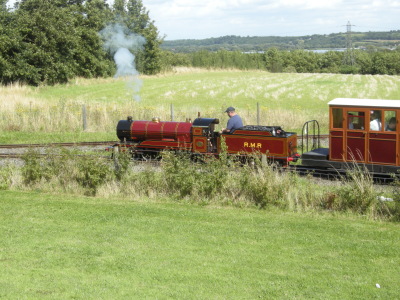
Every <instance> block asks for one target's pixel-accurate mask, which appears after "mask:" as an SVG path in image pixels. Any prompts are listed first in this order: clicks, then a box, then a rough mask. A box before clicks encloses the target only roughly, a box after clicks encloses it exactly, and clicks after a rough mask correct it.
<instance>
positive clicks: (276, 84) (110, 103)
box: [0, 69, 400, 143]
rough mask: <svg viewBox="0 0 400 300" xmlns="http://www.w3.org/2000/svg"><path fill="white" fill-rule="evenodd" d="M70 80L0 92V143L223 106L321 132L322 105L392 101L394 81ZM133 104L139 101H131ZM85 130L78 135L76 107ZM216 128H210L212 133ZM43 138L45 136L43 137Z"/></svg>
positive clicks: (330, 77) (250, 120)
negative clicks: (315, 126)
mask: <svg viewBox="0 0 400 300" xmlns="http://www.w3.org/2000/svg"><path fill="white" fill-rule="evenodd" d="M139 82H140V83H139V86H140V87H141V89H140V91H139V92H136V91H135V88H132V84H133V86H135V84H136V83H137V82H136V81H133V82H129V81H127V80H124V79H92V80H86V79H77V80H75V81H74V82H71V83H69V84H67V85H57V86H52V87H46V86H43V87H38V88H31V87H26V86H19V85H14V86H9V87H1V88H0V92H1V94H2V100H1V102H0V114H1V119H0V130H1V131H2V132H5V134H2V135H1V136H0V142H1V143H12V142H16V143H24V142H40V141H42V142H43V141H44V142H51V141H68V142H72V141H83V140H114V139H115V138H116V137H115V125H116V122H117V121H118V120H120V119H125V118H126V116H127V115H132V116H133V118H134V119H140V120H142V119H146V120H147V119H151V118H152V117H154V116H158V117H161V119H162V120H170V119H171V113H170V111H171V105H173V109H174V120H176V121H184V120H185V119H186V118H191V119H192V120H193V119H194V118H196V116H197V113H198V112H201V114H202V116H204V117H214V118H220V119H221V125H220V126H221V127H222V126H224V125H225V123H226V121H227V116H225V114H223V113H222V112H223V111H224V110H225V108H226V107H228V106H234V107H236V108H237V110H238V112H239V114H240V115H241V116H242V118H243V120H244V123H245V124H248V125H250V124H256V122H257V113H256V112H257V103H259V105H260V113H261V124H264V125H280V126H283V127H284V128H285V129H286V130H294V131H299V130H300V128H301V127H302V125H303V124H304V122H306V121H308V120H312V119H317V120H319V121H320V123H321V126H322V128H323V130H325V131H326V130H327V122H328V120H327V116H328V110H327V103H328V102H329V101H330V100H332V99H334V98H337V97H347V98H352V97H353V98H372V99H400V77H399V76H370V75H340V74H273V73H267V72H261V71H236V70H230V71H223V70H220V71H205V70H198V69H178V70H176V72H174V73H169V74H164V75H159V76H151V77H148V76H143V77H141V78H140V79H139ZM138 98H140V101H137V100H135V99H138ZM83 106H85V107H86V110H87V129H86V131H85V132H84V134H82V130H83V129H82V127H83V126H82V123H83V121H82V119H83V117H82V114H83V109H82V107H83ZM217 129H218V128H217ZM46 137H47V138H46Z"/></svg>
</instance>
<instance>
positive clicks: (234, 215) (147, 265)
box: [0, 191, 400, 299]
mask: <svg viewBox="0 0 400 300" xmlns="http://www.w3.org/2000/svg"><path fill="white" fill-rule="evenodd" d="M145 201H146V199H143V202H142V203H137V202H132V201H129V200H127V199H126V198H124V199H119V200H110V199H107V200H106V199H102V198H87V197H76V196H62V195H58V196H54V195H48V194H38V193H32V192H29V193H24V192H11V191H0V204H1V205H0V210H1V216H2V218H1V219H0V227H1V228H2V235H3V236H4V238H2V246H1V252H0V268H1V270H2V272H1V273H0V286H1V289H0V298H5V299H19V298H26V299H36V298H37V299H39V298H40V299H65V298H77V299H121V298H129V299H132V298H135V299H143V298H151V299H164V298H172V299H277V298H279V299H395V298H398V295H399V278H400V273H399V268H398V266H399V263H400V252H399V251H398V249H399V240H400V231H399V224H394V223H380V222H371V221H367V220H363V219H362V218H361V217H354V216H353V217H346V216H343V215H342V216H337V217H333V216H329V215H318V214H312V215H309V214H307V213H303V214H299V213H289V212H286V213H285V212H282V211H273V210H272V211H257V210H253V209H240V210H239V209H232V208H221V207H219V208H218V209H216V208H214V207H212V206H211V207H210V206H209V207H199V206H197V207H196V206H193V205H187V204H176V203H171V202H170V203H165V202H164V203H145ZM376 284H379V285H380V288H377V287H376Z"/></svg>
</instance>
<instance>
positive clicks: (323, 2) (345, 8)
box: [10, 0, 400, 40]
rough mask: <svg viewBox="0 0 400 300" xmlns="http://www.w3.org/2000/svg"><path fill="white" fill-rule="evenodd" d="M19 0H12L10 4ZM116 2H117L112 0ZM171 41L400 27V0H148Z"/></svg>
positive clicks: (162, 30)
mask: <svg viewBox="0 0 400 300" xmlns="http://www.w3.org/2000/svg"><path fill="white" fill-rule="evenodd" d="M12 1H15V0H11V1H10V2H12ZM107 1H108V2H109V3H112V2H113V0H107ZM142 2H143V5H144V6H145V7H146V9H147V10H148V11H149V15H150V18H151V19H152V20H154V21H155V25H156V26H157V28H158V30H159V32H160V35H161V36H165V39H166V40H177V39H205V38H211V37H221V36H225V35H238V36H302V35H312V34H330V33H338V32H346V31H347V27H346V25H347V24H348V22H350V24H351V25H352V26H351V30H352V31H361V32H366V31H389V30H400V0H142Z"/></svg>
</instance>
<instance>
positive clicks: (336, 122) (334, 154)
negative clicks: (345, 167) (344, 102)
mask: <svg viewBox="0 0 400 300" xmlns="http://www.w3.org/2000/svg"><path fill="white" fill-rule="evenodd" d="M330 120H331V122H330V130H329V145H330V147H329V159H331V160H341V161H342V160H343V153H344V147H343V145H344V131H343V129H344V126H343V123H344V121H345V120H344V118H343V108H332V109H331V116H330Z"/></svg>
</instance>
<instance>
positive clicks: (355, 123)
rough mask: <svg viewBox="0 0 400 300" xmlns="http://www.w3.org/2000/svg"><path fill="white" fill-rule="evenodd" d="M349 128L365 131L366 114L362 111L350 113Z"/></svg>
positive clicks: (348, 118) (348, 117) (348, 114)
mask: <svg viewBox="0 0 400 300" xmlns="http://www.w3.org/2000/svg"><path fill="white" fill-rule="evenodd" d="M347 123H348V125H347V128H348V129H356V130H363V129H364V128H365V113H364V112H362V111H349V112H348V113H347Z"/></svg>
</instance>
